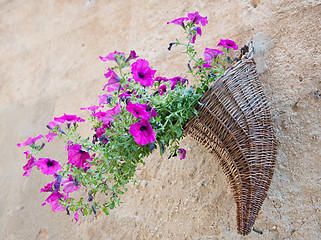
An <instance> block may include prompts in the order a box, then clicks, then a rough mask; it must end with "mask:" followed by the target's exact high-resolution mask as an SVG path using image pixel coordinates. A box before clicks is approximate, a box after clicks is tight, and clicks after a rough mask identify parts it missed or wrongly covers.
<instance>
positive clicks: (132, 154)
mask: <svg viewBox="0 0 321 240" xmlns="http://www.w3.org/2000/svg"><path fill="white" fill-rule="evenodd" d="M171 23H172V24H176V25H179V26H181V27H182V29H183V30H184V32H185V34H186V41H185V42H180V41H179V40H177V39H176V41H175V42H172V43H170V44H169V48H168V50H171V48H172V47H173V46H181V47H184V51H183V53H185V54H187V55H188V57H189V60H188V64H187V66H188V73H189V74H191V75H192V76H193V78H194V79H195V82H196V83H195V84H194V85H189V81H188V80H187V79H185V78H182V77H179V76H177V77H173V78H166V77H164V76H156V75H157V74H156V70H153V69H152V68H151V67H150V65H149V62H148V61H147V60H145V59H139V56H137V54H136V52H135V51H131V52H130V54H129V56H127V57H126V55H125V54H124V53H123V52H117V51H115V52H112V53H109V54H108V55H107V56H105V57H100V59H101V60H102V61H104V62H108V64H109V63H111V64H113V66H110V67H109V68H108V71H107V73H105V78H107V83H106V84H105V86H104V87H103V91H104V94H102V95H99V96H98V98H99V104H98V105H95V106H90V107H85V108H81V110H87V111H89V112H90V116H89V119H88V121H90V123H91V124H92V131H93V137H92V139H90V138H82V137H81V136H80V134H79V133H78V132H77V129H78V127H79V124H81V123H82V122H84V121H85V119H82V118H80V117H78V116H76V115H67V114H64V115H63V116H61V117H55V118H54V120H53V121H51V122H49V123H48V124H47V128H48V129H49V133H48V134H47V135H45V136H43V135H39V136H37V137H34V138H31V137H30V138H28V139H27V140H26V141H25V142H24V143H18V144H17V146H18V147H23V146H28V147H29V148H30V149H29V150H27V151H26V152H24V153H25V155H26V159H27V164H26V165H25V166H23V170H24V171H25V172H24V174H23V176H27V177H29V176H30V173H31V171H32V169H34V168H36V169H38V170H40V171H41V172H42V173H43V174H45V175H51V177H52V180H51V182H50V183H48V184H47V185H45V186H44V187H43V188H41V189H40V192H45V193H48V194H49V196H48V197H47V198H46V200H45V201H44V203H43V205H45V204H49V205H50V206H51V207H52V210H53V211H66V212H67V214H68V215H69V214H70V212H73V213H74V218H75V219H76V221H78V219H79V213H81V214H83V215H87V214H92V213H94V214H95V213H96V211H97V210H101V211H103V212H104V213H105V214H106V215H108V214H109V211H110V209H113V208H114V207H115V206H118V205H119V204H120V203H121V200H120V196H121V195H122V194H124V192H126V191H127V188H126V185H127V184H128V183H129V182H133V183H135V178H136V175H135V171H136V168H137V165H138V164H140V163H141V164H145V163H144V161H143V159H144V158H145V157H147V156H148V155H150V154H151V153H152V152H153V151H155V150H156V149H158V151H159V153H160V155H163V154H164V153H165V152H166V151H167V153H168V154H169V157H176V156H178V157H179V158H180V160H183V159H184V158H185V155H186V150H185V149H183V148H180V147H179V142H180V140H181V139H182V137H183V130H184V125H185V124H186V123H187V121H188V120H189V119H190V118H191V117H192V116H194V115H197V111H196V110H195V106H196V105H197V104H199V103H198V100H199V99H200V97H201V96H202V95H203V94H204V93H205V92H206V90H208V89H209V87H210V85H211V84H212V83H213V82H214V81H215V80H216V79H217V78H218V77H220V76H221V75H223V74H224V72H225V70H226V69H227V68H229V67H230V66H231V65H232V64H233V62H234V61H237V59H234V58H233V57H232V56H234V55H235V52H234V50H237V49H238V46H237V45H236V44H235V42H233V41H231V40H229V39H221V40H220V42H219V43H218V45H217V46H218V47H221V50H219V49H212V48H206V49H205V51H204V58H196V55H197V52H196V51H195V48H194V44H195V41H196V37H197V36H201V35H202V29H201V26H202V27H204V26H206V25H207V24H208V20H207V17H202V16H201V15H199V13H198V12H195V13H189V14H188V16H187V17H182V18H178V19H175V20H173V21H171V22H167V24H171ZM232 59H233V60H232ZM56 137H58V138H60V139H62V140H63V141H64V142H65V144H66V147H65V150H66V152H67V161H63V160H62V161H57V160H54V159H50V158H47V157H45V156H43V153H42V151H41V150H42V149H43V148H44V147H45V143H44V140H46V141H47V142H48V143H49V142H51V141H52V140H53V139H54V138H56ZM76 191H79V192H80V193H82V194H84V196H83V197H80V198H77V199H76V197H75V196H74V195H75V194H74V193H75V192H76ZM99 196H104V197H103V198H101V197H99ZM101 199H104V200H103V201H101Z"/></svg>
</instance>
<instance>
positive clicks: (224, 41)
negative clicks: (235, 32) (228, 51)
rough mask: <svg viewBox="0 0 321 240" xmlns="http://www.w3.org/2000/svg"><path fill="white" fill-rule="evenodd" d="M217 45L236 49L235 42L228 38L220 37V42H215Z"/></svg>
mask: <svg viewBox="0 0 321 240" xmlns="http://www.w3.org/2000/svg"><path fill="white" fill-rule="evenodd" d="M217 46H218V47H221V46H222V47H226V48H233V49H234V50H237V49H238V46H237V45H236V43H235V42H234V41H232V40H230V39H221V40H220V42H219V43H218V44H217Z"/></svg>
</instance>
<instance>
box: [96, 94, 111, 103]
mask: <svg viewBox="0 0 321 240" xmlns="http://www.w3.org/2000/svg"><path fill="white" fill-rule="evenodd" d="M98 98H99V106H102V105H104V104H110V101H111V99H112V98H113V96H112V95H110V94H103V95H99V96H98Z"/></svg>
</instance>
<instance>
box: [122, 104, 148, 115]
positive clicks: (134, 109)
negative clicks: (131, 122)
mask: <svg viewBox="0 0 321 240" xmlns="http://www.w3.org/2000/svg"><path fill="white" fill-rule="evenodd" d="M146 107H147V105H146V104H140V103H132V102H128V104H127V106H126V110H127V111H128V112H130V113H132V114H133V115H134V116H135V117H137V118H140V117H141V118H146V119H150V116H149V113H148V112H147V111H146Z"/></svg>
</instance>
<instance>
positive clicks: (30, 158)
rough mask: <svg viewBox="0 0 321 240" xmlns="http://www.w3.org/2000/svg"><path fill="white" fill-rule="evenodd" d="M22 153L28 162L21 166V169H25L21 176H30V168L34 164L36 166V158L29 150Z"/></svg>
mask: <svg viewBox="0 0 321 240" xmlns="http://www.w3.org/2000/svg"><path fill="white" fill-rule="evenodd" d="M24 154H25V155H26V158H27V160H28V162H27V164H26V165H24V166H23V167H22V168H23V170H25V172H24V174H23V175H22V176H26V177H30V173H31V170H32V168H33V167H34V166H36V164H35V161H36V158H35V157H34V156H32V155H31V152H30V151H29V150H28V151H26V152H24Z"/></svg>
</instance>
